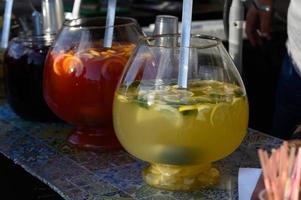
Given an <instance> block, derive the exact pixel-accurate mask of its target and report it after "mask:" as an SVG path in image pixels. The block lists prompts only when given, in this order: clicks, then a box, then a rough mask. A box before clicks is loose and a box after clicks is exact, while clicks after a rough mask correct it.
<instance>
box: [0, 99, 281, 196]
mask: <svg viewBox="0 0 301 200" xmlns="http://www.w3.org/2000/svg"><path fill="white" fill-rule="evenodd" d="M0 127H1V131H0V152H1V153H2V154H4V155H6V156H7V157H9V158H10V159H11V160H14V162H15V163H17V164H19V165H21V166H22V167H24V168H25V169H26V170H27V171H28V172H29V173H31V174H33V175H34V176H36V177H38V178H39V179H41V180H42V181H43V182H45V183H47V184H48V185H49V186H50V187H52V188H53V189H55V190H56V191H57V192H58V193H59V194H60V195H61V196H62V197H64V198H65V199H68V200H69V199H70V200H108V199H114V200H115V199H116V200H130V199H141V200H142V199H143V200H161V199H162V200H175V199H177V200H194V199H196V200H198V199H206V200H208V199H213V200H216V199H219V200H223V199H238V192H237V190H238V189H237V174H238V169H239V167H259V162H258V158H257V153H256V152H257V149H258V148H259V147H265V148H267V149H272V148H275V147H277V146H279V145H280V144H281V143H282V141H281V140H279V139H277V138H273V137H269V136H267V135H264V134H261V133H258V132H256V131H254V130H249V133H248V134H247V136H246V138H245V140H244V141H243V143H242V144H241V146H240V147H239V148H238V149H237V150H236V151H235V152H234V153H232V154H231V155H229V156H228V157H226V158H225V159H223V160H221V161H218V162H216V163H214V166H215V167H217V168H218V169H219V170H220V171H221V183H220V184H219V185H217V186H215V187H214V188H209V189H202V190H199V191H194V192H169V191H163V190H158V189H155V188H152V187H149V186H147V185H146V184H145V183H144V182H143V180H142V177H141V171H142V169H143V168H144V167H146V165H147V164H146V163H144V162H141V161H138V160H136V159H135V158H133V157H132V156H131V155H129V154H128V153H126V152H124V151H123V150H120V151H110V152H105V151H104V152H87V151H79V150H76V149H73V148H71V147H69V146H66V145H65V144H64V139H65V138H66V136H67V135H68V133H69V131H70V129H71V127H70V126H68V125H65V124H44V123H33V122H28V121H24V120H22V119H20V118H19V117H18V116H16V115H15V114H14V113H13V112H12V111H11V109H10V108H9V107H8V106H7V105H6V104H4V105H0Z"/></svg>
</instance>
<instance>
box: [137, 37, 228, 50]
mask: <svg viewBox="0 0 301 200" xmlns="http://www.w3.org/2000/svg"><path fill="white" fill-rule="evenodd" d="M181 36H182V35H181V34H160V35H154V36H146V37H143V38H142V39H140V40H141V41H144V42H146V44H147V46H149V47H163V48H175V47H176V48H180V46H167V45H158V44H150V43H149V42H148V41H149V40H155V39H156V38H165V37H181ZM191 38H198V39H204V40H211V41H214V42H215V43H213V44H207V45H191V44H190V46H189V47H187V48H194V49H207V48H212V47H215V46H218V45H220V44H221V43H222V40H221V39H219V38H218V37H214V36H210V35H205V34H191Z"/></svg>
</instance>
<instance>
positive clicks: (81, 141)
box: [67, 127, 121, 150]
mask: <svg viewBox="0 0 301 200" xmlns="http://www.w3.org/2000/svg"><path fill="white" fill-rule="evenodd" d="M67 142H68V143H69V144H71V145H72V146H74V147H76V148H80V149H85V150H102V149H117V148H120V147H121V145H120V143H119V142H118V139H117V137H116V135H115V132H114V129H113V128H98V129H96V128H86V127H80V128H75V129H73V130H72V131H71V133H70V135H69V136H68V138H67Z"/></svg>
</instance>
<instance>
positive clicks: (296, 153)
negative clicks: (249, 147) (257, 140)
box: [258, 142, 301, 200]
mask: <svg viewBox="0 0 301 200" xmlns="http://www.w3.org/2000/svg"><path fill="white" fill-rule="evenodd" d="M258 155H259V159H260V164H261V167H262V171H263V180H264V185H265V190H266V192H265V199H267V200H298V199H299V189H300V178H301V177H300V176H301V147H299V148H296V147H295V146H290V145H289V144H288V143H287V142H284V143H283V144H282V145H281V146H280V148H278V149H273V150H272V152H271V154H270V156H269V154H268V152H267V151H264V150H262V149H259V150H258Z"/></svg>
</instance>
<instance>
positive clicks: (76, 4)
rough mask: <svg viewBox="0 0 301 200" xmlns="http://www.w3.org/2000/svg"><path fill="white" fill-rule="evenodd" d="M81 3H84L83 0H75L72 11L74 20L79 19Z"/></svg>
mask: <svg viewBox="0 0 301 200" xmlns="http://www.w3.org/2000/svg"><path fill="white" fill-rule="evenodd" d="M81 2H82V1H81V0H74V4H73V9H72V18H73V19H77V18H79V9H80V4H81Z"/></svg>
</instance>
